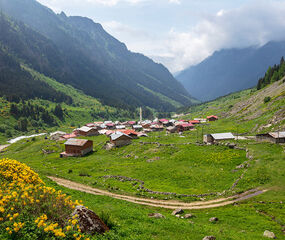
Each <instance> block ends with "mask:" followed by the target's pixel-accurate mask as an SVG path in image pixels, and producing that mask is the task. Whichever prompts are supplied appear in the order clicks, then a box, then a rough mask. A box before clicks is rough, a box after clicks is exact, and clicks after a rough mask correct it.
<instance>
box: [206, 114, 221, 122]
mask: <svg viewBox="0 0 285 240" xmlns="http://www.w3.org/2000/svg"><path fill="white" fill-rule="evenodd" d="M207 119H208V121H209V122H213V121H216V120H218V119H219V118H218V117H217V116H215V115H211V116H208V117H207Z"/></svg>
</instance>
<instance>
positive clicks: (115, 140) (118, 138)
mask: <svg viewBox="0 0 285 240" xmlns="http://www.w3.org/2000/svg"><path fill="white" fill-rule="evenodd" d="M131 140H132V138H131V137H130V136H128V135H127V134H124V133H121V132H117V133H113V134H112V135H110V142H111V143H112V144H114V145H115V146H116V147H122V146H125V145H129V144H131Z"/></svg>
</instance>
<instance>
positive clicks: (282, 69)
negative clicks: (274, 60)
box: [257, 57, 285, 90]
mask: <svg viewBox="0 0 285 240" xmlns="http://www.w3.org/2000/svg"><path fill="white" fill-rule="evenodd" d="M284 76H285V61H284V57H282V58H281V60H280V64H275V65H274V66H273V67H271V66H270V67H269V68H268V70H267V72H266V73H265V75H264V77H263V78H260V79H259V80H258V83H257V90H259V89H262V88H264V87H265V86H267V85H269V84H271V83H274V82H276V81H279V80H280V79H282V78H283V77H284Z"/></svg>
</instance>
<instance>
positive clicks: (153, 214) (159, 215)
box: [148, 213, 165, 218]
mask: <svg viewBox="0 0 285 240" xmlns="http://www.w3.org/2000/svg"><path fill="white" fill-rule="evenodd" d="M148 216H149V217H152V218H165V217H164V216H163V215H162V214H161V213H150V214H148Z"/></svg>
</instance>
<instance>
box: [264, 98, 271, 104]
mask: <svg viewBox="0 0 285 240" xmlns="http://www.w3.org/2000/svg"><path fill="white" fill-rule="evenodd" d="M270 100H271V97H265V98H264V99H263V102H264V103H268V102H270Z"/></svg>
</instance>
